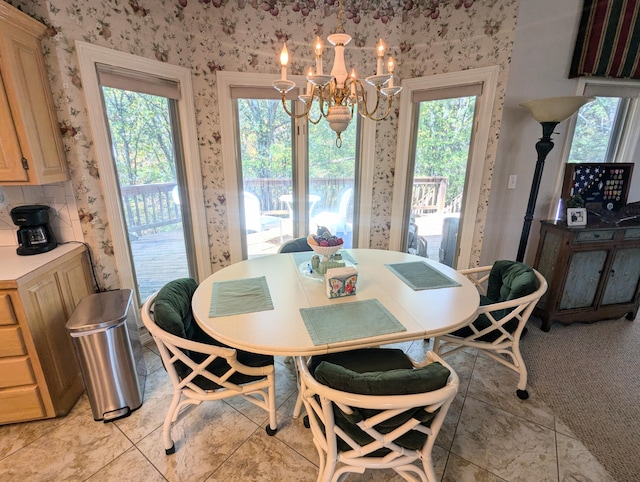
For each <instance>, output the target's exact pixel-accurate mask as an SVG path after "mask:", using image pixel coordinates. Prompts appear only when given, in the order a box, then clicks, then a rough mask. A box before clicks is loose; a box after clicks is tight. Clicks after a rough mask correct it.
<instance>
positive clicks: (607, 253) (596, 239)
mask: <svg viewBox="0 0 640 482" xmlns="http://www.w3.org/2000/svg"><path fill="white" fill-rule="evenodd" d="M534 267H535V268H536V269H537V270H538V271H540V272H541V273H542V275H543V276H544V277H545V278H546V279H547V282H548V283H549V289H548V291H547V293H545V295H543V296H542V298H541V299H540V301H539V302H538V304H537V306H536V310H535V314H536V315H537V316H539V317H541V318H542V329H543V330H544V331H548V330H549V328H550V327H551V323H552V322H553V321H558V322H560V323H563V324H569V323H574V322H577V321H580V322H592V321H599V320H608V319H615V318H620V317H622V316H626V317H627V319H629V320H633V319H635V317H636V315H637V313H638V304H639V302H640V225H639V224H626V225H624V226H616V225H615V224H604V223H603V224H593V223H591V224H589V225H588V226H586V227H581V228H573V227H568V226H567V225H566V223H564V222H563V221H558V222H554V221H542V225H541V230H540V243H539V244H538V250H537V253H536V258H535V263H534Z"/></svg>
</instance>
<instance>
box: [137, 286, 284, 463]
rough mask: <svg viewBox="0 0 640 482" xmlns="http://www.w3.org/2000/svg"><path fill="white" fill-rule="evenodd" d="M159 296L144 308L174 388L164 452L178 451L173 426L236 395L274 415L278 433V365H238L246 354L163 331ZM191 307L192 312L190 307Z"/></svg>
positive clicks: (271, 427) (272, 421)
mask: <svg viewBox="0 0 640 482" xmlns="http://www.w3.org/2000/svg"><path fill="white" fill-rule="evenodd" d="M177 281H179V280H177ZM157 295H158V293H154V294H153V295H151V296H150V297H149V298H148V299H147V301H146V302H145V303H144V305H143V306H142V321H143V323H144V326H145V327H146V328H147V329H148V330H149V332H150V333H151V335H152V336H153V339H154V341H155V343H156V345H157V346H158V350H159V351H160V356H161V357H162V362H163V364H164V367H165V369H166V370H167V373H168V375H169V378H170V379H171V383H172V385H173V399H172V401H171V405H170V406H169V409H168V411H167V415H166V417H165V420H164V424H163V427H162V440H163V444H164V448H165V453H166V454H167V455H169V454H172V453H174V452H175V445H174V443H173V440H172V438H171V428H172V426H173V424H174V423H175V422H176V421H178V420H179V419H181V418H182V417H183V416H184V415H186V414H187V413H188V412H189V411H190V409H192V408H195V406H197V405H199V404H200V403H202V402H204V401H209V400H220V399H224V398H230V397H235V396H241V397H243V398H245V399H246V400H248V401H250V402H251V403H253V404H254V405H257V406H259V407H260V408H262V409H264V410H266V411H267V412H268V413H269V424H268V425H267V428H266V432H267V434H268V435H274V434H275V433H276V431H277V424H276V402H275V371H274V365H273V363H271V364H269V365H266V366H248V365H245V364H243V363H241V362H240V361H238V355H239V354H240V355H242V354H244V352H238V351H237V350H235V349H232V348H228V347H224V346H218V345H212V344H208V343H201V342H197V341H191V340H188V339H185V338H182V337H180V336H176V335H173V334H171V333H169V332H167V331H165V330H163V329H162V328H160V327H159V326H158V325H157V324H156V322H155V320H154V303H155V300H156V297H157ZM187 309H189V310H190V309H191V308H190V306H189V307H188V308H187ZM246 355H249V356H251V355H252V354H246ZM196 360H197V361H196ZM213 366H215V368H212V367H213Z"/></svg>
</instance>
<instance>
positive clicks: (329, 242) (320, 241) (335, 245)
mask: <svg viewBox="0 0 640 482" xmlns="http://www.w3.org/2000/svg"><path fill="white" fill-rule="evenodd" d="M307 243H308V244H309V246H311V249H312V250H313V251H314V252H315V253H316V254H317V255H319V256H322V261H329V257H331V256H333V255H334V254H336V253H337V252H338V251H340V249H342V246H343V245H344V241H343V240H342V238H338V237H337V236H331V234H329V233H328V232H326V233H325V234H324V235H322V236H315V235H313V234H310V235H309V236H308V237H307Z"/></svg>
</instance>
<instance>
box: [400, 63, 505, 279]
mask: <svg viewBox="0 0 640 482" xmlns="http://www.w3.org/2000/svg"><path fill="white" fill-rule="evenodd" d="M499 71H500V68H499V67H498V66H495V65H494V66H489V67H481V68H478V69H470V70H464V71H459V72H451V73H447V74H439V75H432V76H428V77H417V78H413V79H406V80H403V81H402V87H403V91H402V95H401V97H400V116H399V119H398V139H397V150H396V171H395V182H394V185H393V201H392V210H391V230H390V238H389V249H392V250H396V251H405V249H403V247H402V246H403V243H406V241H404V232H405V230H406V227H407V226H408V223H409V215H410V213H409V211H410V209H409V206H408V202H407V200H408V199H410V196H411V191H412V188H413V185H412V184H411V183H409V182H408V181H409V179H410V178H413V171H412V170H413V161H412V159H413V157H412V156H413V153H412V152H411V149H412V146H413V143H412V142H411V141H412V136H414V135H415V130H416V125H415V119H416V111H417V109H418V108H419V103H415V102H414V99H413V93H414V92H419V91H428V90H432V89H433V90H437V89H443V88H447V89H448V88H451V89H454V88H456V87H462V88H464V87H465V86H466V85H469V84H482V94H481V95H479V96H478V97H477V100H476V102H477V104H476V110H477V113H476V120H477V121H476V122H477V124H476V125H475V126H474V129H473V134H472V139H471V146H470V151H469V164H468V171H467V177H466V179H467V180H466V182H465V187H464V193H465V195H464V201H463V206H462V211H461V212H462V213H463V216H462V217H461V219H460V227H459V229H458V240H459V241H458V248H459V249H458V253H457V256H456V259H457V261H456V262H455V263H454V268H456V269H462V268H466V267H468V266H469V265H470V263H471V254H472V253H471V251H472V249H473V237H474V233H475V231H476V229H477V228H476V222H477V219H478V211H479V208H478V206H479V200H480V194H481V188H482V180H483V177H484V172H485V165H486V162H487V151H488V146H489V141H490V139H489V133H490V130H491V120H492V115H493V107H494V103H495V97H496V91H497V85H498V74H499Z"/></svg>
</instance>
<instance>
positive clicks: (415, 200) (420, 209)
mask: <svg viewBox="0 0 640 482" xmlns="http://www.w3.org/2000/svg"><path fill="white" fill-rule="evenodd" d="M447 184H448V180H447V178H446V177H444V176H429V177H414V178H413V194H412V197H411V213H412V214H428V213H434V212H435V213H441V212H444V209H445V198H446V197H447Z"/></svg>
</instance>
